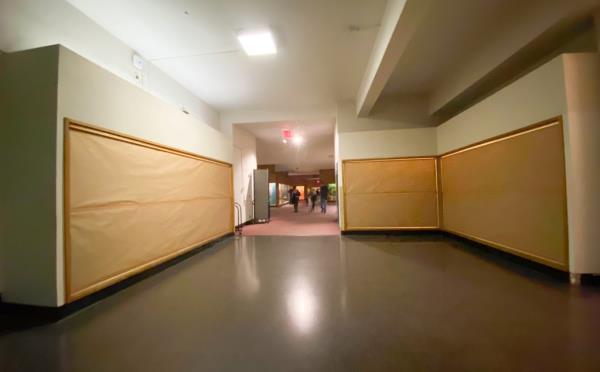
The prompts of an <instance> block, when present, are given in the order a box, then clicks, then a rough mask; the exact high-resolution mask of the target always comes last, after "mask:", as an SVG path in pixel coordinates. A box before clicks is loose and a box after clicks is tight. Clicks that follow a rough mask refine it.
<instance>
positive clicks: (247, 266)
mask: <svg viewBox="0 0 600 372" xmlns="http://www.w3.org/2000/svg"><path fill="white" fill-rule="evenodd" d="M235 268H236V270H235V272H236V281H237V286H236V288H238V289H239V291H240V292H242V293H243V294H245V295H248V296H253V295H256V294H257V293H258V291H259V290H260V279H259V278H258V274H257V272H256V246H255V241H254V239H236V240H235Z"/></svg>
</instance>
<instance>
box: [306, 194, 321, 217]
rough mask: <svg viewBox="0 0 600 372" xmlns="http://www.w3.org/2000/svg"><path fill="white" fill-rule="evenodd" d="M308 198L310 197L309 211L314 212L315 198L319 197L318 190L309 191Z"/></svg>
mask: <svg viewBox="0 0 600 372" xmlns="http://www.w3.org/2000/svg"><path fill="white" fill-rule="evenodd" d="M308 196H309V197H310V211H311V212H312V211H314V210H315V204H316V203H317V197H318V196H319V190H316V191H315V190H310V194H308Z"/></svg>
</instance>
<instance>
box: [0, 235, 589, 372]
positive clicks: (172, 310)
mask: <svg viewBox="0 0 600 372" xmlns="http://www.w3.org/2000/svg"><path fill="white" fill-rule="evenodd" d="M599 345H600V292H599V291H598V288H596V287H570V286H569V285H568V284H566V283H565V282H564V281H561V280H558V279H556V278H554V277H552V276H549V275H548V274H546V273H543V272H540V271H536V270H535V269H532V268H528V267H526V266H524V265H521V264H519V263H515V262H513V261H511V260H508V259H506V258H503V257H497V256H495V255H490V254H488V253H486V252H485V251H481V250H478V249H475V248H472V247H470V246H468V245H466V244H465V243H462V242H460V241H455V240H452V239H449V238H446V237H443V236H416V237H385V236H357V237H348V236H342V237H339V236H337V237H336V236H327V237H264V236H260V237H244V238H239V239H235V238H230V239H227V240H225V241H222V242H220V243H218V244H216V245H215V246H213V247H211V248H209V249H206V250H204V251H202V252H201V253H199V254H197V255H194V256H192V257H190V258H189V259H187V260H185V261H183V262H181V263H179V264H177V265H175V266H172V267H170V268H168V269H166V270H164V271H162V272H160V273H158V274H157V275H154V276H152V277H150V278H147V279H145V280H143V281H141V282H139V283H137V284H135V285H133V286H131V287H129V288H127V289H125V290H123V291H121V292H119V293H117V294H115V295H113V296H111V297H108V298H106V299H104V300H102V301H101V302H98V303H96V304H95V305H93V306H91V307H88V308H86V309H84V310H82V311H79V312H77V313H75V314H73V315H71V316H70V317H68V318H65V319H63V320H61V321H59V322H57V323H54V324H51V325H45V326H40V327H36V328H31V329H27V330H20V331H14V332H9V333H4V334H3V335H1V336H0V371H3V372H8V371H111V372H114V371H337V370H339V371H349V370H353V371H392V370H394V371H432V370H439V371H600V348H599Z"/></svg>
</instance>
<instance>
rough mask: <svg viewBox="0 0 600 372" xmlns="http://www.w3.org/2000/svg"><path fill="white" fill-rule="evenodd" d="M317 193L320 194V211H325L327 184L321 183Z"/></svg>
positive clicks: (327, 192) (327, 193)
mask: <svg viewBox="0 0 600 372" xmlns="http://www.w3.org/2000/svg"><path fill="white" fill-rule="evenodd" d="M319 194H320V196H321V213H327V196H328V195H329V188H328V187H327V185H321V190H320V192H319Z"/></svg>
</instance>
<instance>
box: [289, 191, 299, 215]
mask: <svg viewBox="0 0 600 372" xmlns="http://www.w3.org/2000/svg"><path fill="white" fill-rule="evenodd" d="M290 195H291V198H290V202H292V204H293V205H294V213H298V202H300V191H298V189H296V186H294V188H293V189H292V193H291V194H290Z"/></svg>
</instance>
